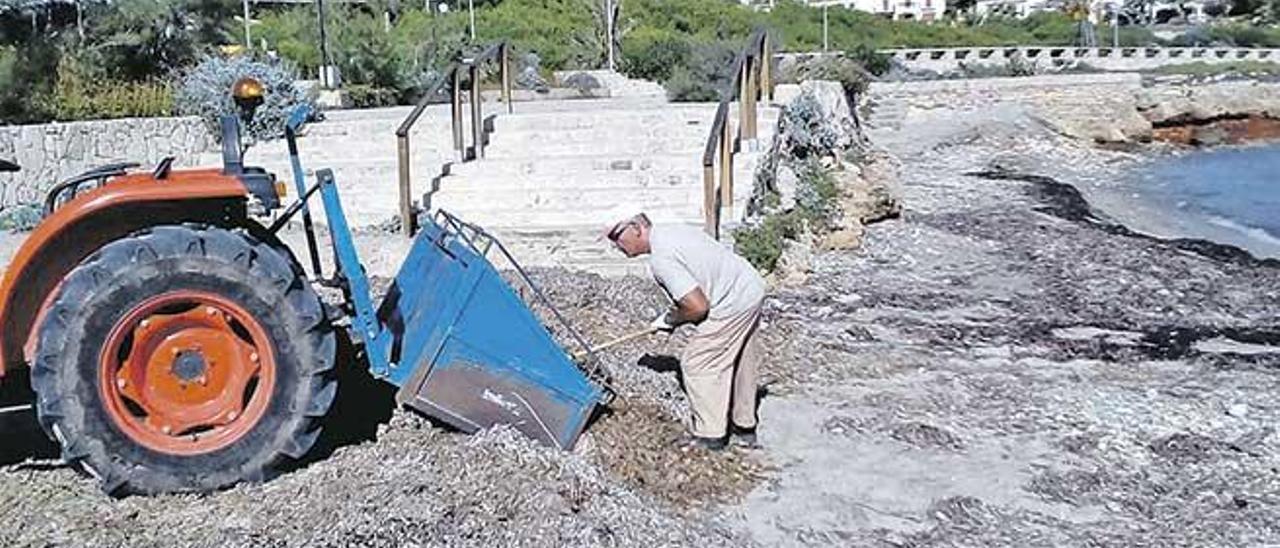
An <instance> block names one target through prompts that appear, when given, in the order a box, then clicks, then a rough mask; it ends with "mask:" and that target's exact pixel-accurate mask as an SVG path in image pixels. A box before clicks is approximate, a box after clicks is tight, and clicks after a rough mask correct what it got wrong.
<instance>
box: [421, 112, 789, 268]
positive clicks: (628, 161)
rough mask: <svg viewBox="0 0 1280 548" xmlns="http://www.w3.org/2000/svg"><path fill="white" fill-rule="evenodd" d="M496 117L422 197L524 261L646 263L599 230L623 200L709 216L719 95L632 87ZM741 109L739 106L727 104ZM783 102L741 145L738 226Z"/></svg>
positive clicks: (667, 215) (666, 217)
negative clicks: (699, 100)
mask: <svg viewBox="0 0 1280 548" xmlns="http://www.w3.org/2000/svg"><path fill="white" fill-rule="evenodd" d="M521 106H522V105H517V110H516V113H515V114H503V115H500V116H498V117H496V118H495V119H494V120H493V121H492V134H491V136H490V140H489V146H488V149H487V150H486V155H485V158H484V159H482V160H478V161H473V162H466V163H460V164H453V165H450V166H448V168H447V170H446V174H445V175H443V176H441V177H440V178H439V179H438V180H437V181H436V182H435V184H434V185H433V188H432V190H431V191H430V192H429V193H428V194H427V195H425V196H424V197H423V200H422V203H423V204H424V205H425V206H426V207H428V208H430V209H431V210H437V209H444V210H446V211H449V212H450V213H453V214H455V215H457V216H459V217H461V218H462V219H465V220H468V221H470V222H473V223H476V224H479V225H481V226H484V227H486V228H487V229H489V230H490V231H491V232H493V233H494V234H496V235H497V236H499V238H500V239H502V240H503V241H504V242H505V243H507V245H508V247H509V248H511V249H512V252H513V254H514V255H515V256H516V257H517V258H519V259H520V260H521V261H523V262H525V263H527V264H533V265H542V266H566V267H573V268H579V269H587V270H592V271H595V272H599V273H603V274H619V273H626V272H642V271H643V268H644V266H643V263H642V262H636V261H627V260H625V258H623V257H622V256H621V254H619V253H618V252H617V251H615V250H613V249H612V248H611V246H610V245H609V244H608V243H607V242H599V241H597V236H598V234H599V231H600V230H601V227H602V226H604V225H605V224H606V223H608V222H610V221H612V219H606V218H605V217H604V215H605V212H607V211H608V210H609V209H610V208H612V207H614V206H615V205H617V204H624V203H625V204H630V205H634V206H637V207H638V208H640V209H641V210H643V211H644V212H645V213H646V214H648V215H649V217H650V218H651V219H653V220H654V221H655V222H658V223H682V224H689V225H694V226H701V225H702V218H703V217H702V200H703V197H702V196H703V175H702V174H703V169H702V153H703V150H704V149H705V147H706V141H707V136H708V134H709V132H710V127H711V124H712V122H713V120H714V117H715V110H716V105H715V104H673V103H667V102H666V101H665V100H664V99H663V98H662V97H660V96H658V97H654V96H631V97H627V96H624V97H613V98H609V99H597V100H580V101H565V102H561V103H559V104H554V103H552V104H545V105H538V106H536V107H533V108H527V109H526V108H520V107H521ZM731 115H732V116H734V117H735V118H733V119H734V120H735V121H736V116H737V112H736V109H735V110H734V111H733V112H731ZM776 121H777V111H776V109H772V108H762V109H761V119H760V123H759V127H760V131H759V134H760V135H759V139H757V140H756V141H754V142H744V143H743V150H742V151H741V152H740V153H739V154H738V155H737V156H736V157H735V165H734V180H735V195H734V208H733V215H734V216H733V217H731V218H727V219H726V222H725V226H726V227H732V226H733V225H734V224H735V223H736V221H737V218H738V216H739V215H740V214H741V213H742V211H743V210H744V209H745V205H746V200H747V198H748V197H749V194H750V192H751V188H752V181H753V179H754V173H755V168H756V165H757V163H758V162H759V160H760V154H761V153H760V152H758V151H755V150H756V149H762V148H764V147H762V146H759V145H758V143H766V142H768V140H769V139H772V135H773V129H774V127H775V126H776Z"/></svg>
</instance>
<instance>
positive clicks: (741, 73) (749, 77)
mask: <svg viewBox="0 0 1280 548" xmlns="http://www.w3.org/2000/svg"><path fill="white" fill-rule="evenodd" d="M770 61H771V56H770V53H769V33H768V31H767V30H765V29H757V30H756V31H755V32H753V33H752V34H751V37H750V38H748V39H747V45H746V47H744V48H743V49H742V51H740V52H739V53H738V55H737V56H736V58H735V59H734V63H733V73H734V74H733V79H732V80H731V81H730V82H729V87H728V88H727V89H725V90H723V91H722V92H721V94H720V105H719V106H718V107H717V108H716V115H715V119H714V120H713V121H712V123H711V133H710V135H708V136H707V146H706V148H705V149H704V150H703V153H702V184H703V204H702V212H703V219H704V225H705V229H706V231H707V233H708V234H710V235H711V236H712V237H714V238H717V239H718V238H719V237H720V218H721V213H722V209H724V208H725V207H728V208H729V212H730V215H732V211H733V155H734V154H735V153H736V152H737V145H738V144H739V142H740V141H741V140H742V139H755V138H756V135H757V127H756V126H757V123H758V120H759V113H758V112H757V109H756V105H757V101H758V100H759V99H760V98H761V97H765V98H766V99H768V100H772V99H773V81H772V78H771V74H770V69H771V67H770V66H769V65H770ZM735 97H736V98H737V100H738V103H739V104H738V117H739V127H738V136H737V139H735V138H734V136H733V131H732V126H731V125H730V124H729V105H730V103H732V102H733V101H734V99H735ZM717 153H719V156H720V170H719V171H720V173H719V185H718V188H717V184H716V182H717V181H716V179H717V177H716V169H715V167H716V155H717Z"/></svg>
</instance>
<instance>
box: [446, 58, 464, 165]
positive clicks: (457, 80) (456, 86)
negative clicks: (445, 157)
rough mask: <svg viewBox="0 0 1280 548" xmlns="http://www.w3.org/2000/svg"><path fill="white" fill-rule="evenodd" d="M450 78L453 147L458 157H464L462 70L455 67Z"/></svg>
mask: <svg viewBox="0 0 1280 548" xmlns="http://www.w3.org/2000/svg"><path fill="white" fill-rule="evenodd" d="M451 78H453V84H452V86H451V87H452V88H453V90H452V91H451V92H450V93H449V98H450V101H452V103H453V111H452V113H451V116H452V118H453V148H454V150H457V151H458V156H459V158H462V159H466V157H467V151H466V148H465V144H464V143H463V142H462V71H461V70H459V69H456V68H455V69H454V70H453V75H452V76H451Z"/></svg>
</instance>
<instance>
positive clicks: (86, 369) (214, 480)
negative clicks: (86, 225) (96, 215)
mask: <svg viewBox="0 0 1280 548" xmlns="http://www.w3.org/2000/svg"><path fill="white" fill-rule="evenodd" d="M335 348H336V341H335V339H334V334H333V331H332V329H331V327H330V325H329V323H328V321H327V320H326V318H325V316H324V312H323V309H322V307H321V304H320V300H319V299H318V298H317V296H316V294H315V292H314V291H312V289H311V287H310V285H309V284H308V283H307V282H306V280H305V279H304V278H303V277H302V275H301V271H300V269H298V268H296V265H295V264H293V262H292V260H291V259H290V258H288V257H287V256H286V255H285V254H282V253H281V252H279V251H277V250H275V249H273V248H272V247H271V246H269V245H266V244H264V243H262V242H259V241H257V240H255V239H254V238H252V237H251V236H249V235H248V234H246V233H243V232H241V231H228V230H223V229H218V228H209V227H203V226H162V227H155V228H152V229H149V230H146V231H144V232H141V233H138V234H135V235H133V236H130V237H127V238H123V239H120V240H117V241H115V242H112V243H110V244H108V245H106V246H104V247H103V248H102V249H101V250H99V251H98V252H96V253H95V254H93V255H91V256H90V257H88V258H87V259H85V260H84V261H83V262H81V263H80V265H79V266H77V267H76V268H75V269H74V270H73V271H72V272H71V273H70V274H69V275H68V276H67V277H66V279H65V280H64V281H63V284H62V286H61V288H60V289H59V292H58V294H57V296H56V297H55V299H54V301H53V304H52V305H51V306H50V308H49V310H48V312H47V313H46V315H45V319H44V321H43V323H42V324H41V327H40V332H39V342H38V346H37V349H36V359H35V364H34V365H33V367H32V379H31V384H32V388H33V389H34V390H35V392H36V396H37V398H36V402H37V404H36V409H37V412H38V414H39V418H40V423H41V425H42V426H43V427H44V428H45V430H46V431H48V432H49V433H50V434H51V435H52V436H53V437H54V439H55V440H56V441H57V442H58V443H59V444H60V445H61V447H62V454H63V458H64V459H65V460H67V461H68V462H71V463H73V464H76V465H78V466H79V467H80V468H82V469H83V470H84V471H86V472H88V473H89V474H90V475H92V476H94V477H95V478H97V479H98V480H99V481H100V482H101V484H102V488H103V489H104V490H105V491H107V492H108V493H112V494H129V493H142V494H150V493H160V492H204V491H211V490H216V489H219V488H223V487H227V486H230V485H232V484H235V483H237V482H240V481H262V480H265V479H266V478H268V477H270V476H272V475H274V474H275V473H277V472H279V471H280V469H281V468H282V466H286V465H287V464H288V463H289V462H290V461H289V459H299V458H301V457H302V456H303V455H304V454H305V453H306V452H307V451H308V450H309V449H310V448H311V446H312V445H313V444H314V442H315V440H316V437H317V436H318V435H319V433H320V421H321V419H322V418H323V416H324V415H325V414H326V412H327V411H328V410H329V407H330V405H331V404H332V402H333V399H334V394H335V391H336V389H337V384H336V380H335V377H334V375H333V365H334V353H335ZM286 457H287V458H286Z"/></svg>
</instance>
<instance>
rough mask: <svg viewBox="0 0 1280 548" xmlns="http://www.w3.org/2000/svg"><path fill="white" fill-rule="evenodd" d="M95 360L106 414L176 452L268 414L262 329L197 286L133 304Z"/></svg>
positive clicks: (203, 445)
mask: <svg viewBox="0 0 1280 548" xmlns="http://www.w3.org/2000/svg"><path fill="white" fill-rule="evenodd" d="M98 361H99V364H100V365H99V367H98V370H99V379H98V380H99V383H98V384H99V386H100V387H101V392H102V396H103V402H104V403H105V407H106V410H107V415H108V416H109V417H110V418H111V420H112V421H113V422H114V423H115V424H116V426H118V427H119V428H120V430H122V431H123V432H124V433H125V434H126V435H127V436H129V437H130V438H132V439H133V440H134V441H136V442H138V443H139V444H141V445H143V446H144V447H147V448H149V449H152V450H154V451H158V452H161V453H168V454H175V455H198V454H202V453H208V452H211V451H216V450H218V449H222V448H224V447H227V446H229V445H231V444H233V443H235V442H236V441H237V440H239V439H240V438H242V437H244V435H245V434H247V433H248V432H249V431H250V430H252V429H253V427H254V426H255V425H257V424H258V421H259V420H261V419H262V417H263V415H265V414H266V412H267V407H268V404H269V403H270V400H271V394H272V392H273V391H274V389H275V383H276V362H275V353H274V351H273V350H272V345H271V339H270V338H268V337H267V333H266V330H265V329H263V328H262V326H261V324H259V323H258V321H257V320H255V319H254V317H253V316H252V315H250V314H249V313H248V312H247V311H246V310H245V309H244V308H243V307H241V306H240V305H239V304H236V303H235V302H232V301H230V300H228V299H227V298H225V297H222V296H220V295H215V294H212V293H207V292H202V291H186V290H184V291H172V292H168V293H164V294H161V295H157V296H155V297H152V298H150V299H147V300H146V301H144V302H142V303H141V304H139V305H137V306H135V307H134V308H133V309H132V310H130V311H129V312H127V313H126V314H125V315H124V317H123V318H122V319H121V320H120V321H118V322H116V325H115V327H113V328H112V329H111V333H110V335H108V336H107V343H106V344H105V345H103V350H102V356H101V358H100V359H99V360H98Z"/></svg>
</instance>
